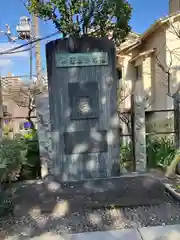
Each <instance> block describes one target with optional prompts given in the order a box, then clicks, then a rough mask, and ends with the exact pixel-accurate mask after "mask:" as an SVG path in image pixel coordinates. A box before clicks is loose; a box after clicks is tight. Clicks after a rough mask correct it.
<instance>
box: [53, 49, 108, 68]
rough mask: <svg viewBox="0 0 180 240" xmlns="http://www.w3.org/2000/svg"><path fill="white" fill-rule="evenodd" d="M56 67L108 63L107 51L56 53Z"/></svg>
mask: <svg viewBox="0 0 180 240" xmlns="http://www.w3.org/2000/svg"><path fill="white" fill-rule="evenodd" d="M55 58H56V59H55V60H56V67H81V66H100V65H101V66H103V65H108V53H106V52H90V53H57V54H56V56H55Z"/></svg>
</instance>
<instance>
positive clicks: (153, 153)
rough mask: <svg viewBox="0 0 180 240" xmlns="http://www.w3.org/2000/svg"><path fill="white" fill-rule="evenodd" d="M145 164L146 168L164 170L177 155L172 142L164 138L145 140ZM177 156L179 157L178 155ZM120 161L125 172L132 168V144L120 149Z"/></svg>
mask: <svg viewBox="0 0 180 240" xmlns="http://www.w3.org/2000/svg"><path fill="white" fill-rule="evenodd" d="M146 143H147V148H146V151H147V162H148V168H157V167H161V168H163V169H165V168H166V167H167V166H169V165H170V163H171V162H172V161H173V158H174V156H175V155H177V154H179V153H180V151H179V152H178V151H177V150H176V148H175V146H174V143H173V140H172V139H170V138H166V137H159V138H158V137H155V138H151V137H148V138H147V142H146ZM178 156H179V155H178ZM120 161H121V164H123V165H124V167H125V168H127V170H130V169H129V166H132V161H133V158H132V143H128V144H126V145H122V146H121V147H120Z"/></svg>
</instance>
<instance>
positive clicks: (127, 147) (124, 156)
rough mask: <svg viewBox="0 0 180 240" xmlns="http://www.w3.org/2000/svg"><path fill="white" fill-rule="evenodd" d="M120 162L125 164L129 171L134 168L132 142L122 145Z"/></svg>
mask: <svg viewBox="0 0 180 240" xmlns="http://www.w3.org/2000/svg"><path fill="white" fill-rule="evenodd" d="M120 164H121V165H123V167H124V168H125V169H126V170H127V171H132V170H133V169H132V167H133V156H132V143H126V144H122V145H121V146H120Z"/></svg>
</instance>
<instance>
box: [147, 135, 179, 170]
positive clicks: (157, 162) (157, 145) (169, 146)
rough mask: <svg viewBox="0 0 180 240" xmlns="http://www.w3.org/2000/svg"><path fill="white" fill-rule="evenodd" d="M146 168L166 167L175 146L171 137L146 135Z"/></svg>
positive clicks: (171, 157) (172, 156)
mask: <svg viewBox="0 0 180 240" xmlns="http://www.w3.org/2000/svg"><path fill="white" fill-rule="evenodd" d="M146 144H147V161H148V168H156V167H159V166H160V167H162V168H166V167H167V166H168V165H169V164H170V163H171V161H172V160H173V158H174V155H175V151H176V148H175V146H174V142H173V140H172V139H170V138H167V137H155V138H150V137H147V142H146Z"/></svg>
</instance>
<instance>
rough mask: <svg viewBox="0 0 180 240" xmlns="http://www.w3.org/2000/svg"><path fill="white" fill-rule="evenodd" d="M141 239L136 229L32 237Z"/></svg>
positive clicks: (51, 239)
mask: <svg viewBox="0 0 180 240" xmlns="http://www.w3.org/2000/svg"><path fill="white" fill-rule="evenodd" d="M46 239H48V240H92V239H93V240H100V239H103V240H140V237H139V234H138V232H137V230H135V229H125V230H119V231H118V230H117V231H107V232H87V233H79V234H72V235H70V234H69V235H66V236H60V235H59V236H58V235H54V236H53V235H52V236H50V235H49V234H48V235H44V236H40V237H35V238H31V240H46Z"/></svg>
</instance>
